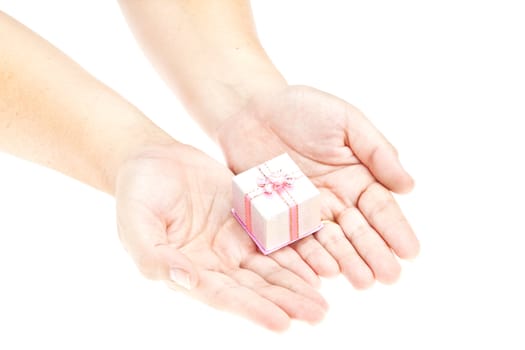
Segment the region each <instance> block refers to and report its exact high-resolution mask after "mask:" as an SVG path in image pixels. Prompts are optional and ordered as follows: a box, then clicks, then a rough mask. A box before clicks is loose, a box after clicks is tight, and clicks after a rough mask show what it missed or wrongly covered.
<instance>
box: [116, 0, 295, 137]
mask: <svg viewBox="0 0 525 350" xmlns="http://www.w3.org/2000/svg"><path fill="white" fill-rule="evenodd" d="M120 4H121V7H122V9H123V11H124V14H125V15H126V17H127V19H128V22H129V24H130V26H131V28H132V30H133V31H134V33H135V35H136V36H137V38H138V39H139V42H140V43H141V44H142V46H143V48H144V49H145V51H146V54H147V55H148V56H149V57H150V59H151V61H152V62H153V63H154V65H155V67H156V68H157V70H158V71H159V72H160V73H161V75H162V77H163V78H164V79H165V80H166V81H167V83H168V84H169V85H170V87H171V88H172V89H173V90H174V91H175V92H176V93H177V95H178V96H179V97H180V99H181V100H182V102H183V103H184V105H185V106H186V108H187V110H188V111H189V113H190V114H191V115H192V116H193V117H194V118H195V119H196V120H197V121H198V122H199V124H200V125H201V127H202V128H203V129H204V130H205V131H206V132H207V133H208V135H210V136H212V137H215V136H216V135H215V131H216V130H217V128H219V127H220V126H221V124H222V122H223V121H224V120H225V119H227V118H229V117H230V116H231V115H232V114H234V113H236V112H237V111H238V110H240V109H241V108H242V107H243V106H244V105H245V103H246V101H247V100H249V99H250V98H251V97H252V96H254V95H264V94H265V93H266V92H268V91H272V90H274V89H276V88H280V87H281V86H283V85H285V84H286V82H285V80H284V78H283V77H282V76H281V74H280V73H279V72H278V70H277V69H276V68H275V66H274V65H273V64H272V62H271V61H270V59H269V58H268V56H267V55H266V53H265V51H264V49H263V47H262V46H261V44H260V42H259V39H258V38H257V34H256V31H255V25H254V22H253V18H252V14H251V8H250V3H249V1H246V0H223V1H208V0H189V1H187V0H178V1H167V0H150V1H140V0H120Z"/></svg>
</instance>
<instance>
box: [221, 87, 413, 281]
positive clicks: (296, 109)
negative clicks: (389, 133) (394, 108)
mask: <svg viewBox="0 0 525 350" xmlns="http://www.w3.org/2000/svg"><path fill="white" fill-rule="evenodd" d="M217 139H218V141H219V143H220V145H221V147H222V149H223V152H224V154H225V157H226V159H227V162H228V165H229V167H230V169H232V170H233V172H235V173H238V172H240V171H243V170H245V169H247V168H250V167H252V166H255V165H257V164H258V163H261V162H264V161H266V160H268V159H271V158H272V157H274V156H276V155H278V154H280V153H283V152H287V153H288V154H289V155H290V156H291V157H292V158H293V159H294V160H295V161H296V162H297V163H298V164H299V166H300V167H301V168H302V170H303V171H304V172H305V174H306V175H307V176H309V177H310V179H311V180H312V182H313V183H314V184H315V185H316V186H317V187H318V188H319V189H320V191H321V194H322V203H323V205H322V218H323V219H324V220H325V228H324V229H323V230H321V231H319V232H318V233H317V234H315V235H314V236H313V237H311V238H306V239H303V240H301V241H299V242H297V243H296V244H295V245H294V246H293V247H294V248H295V249H296V251H297V252H298V253H299V254H300V255H301V257H302V258H303V259H304V261H306V262H308V264H309V265H310V266H311V267H312V268H313V269H314V271H315V272H316V273H318V274H319V275H322V276H329V275H334V274H336V273H338V272H339V271H341V272H342V273H343V274H344V275H345V276H346V277H347V278H348V280H349V281H350V282H351V283H352V284H353V285H354V286H355V287H357V288H365V287H368V286H370V285H371V284H372V283H373V281H374V279H377V280H379V281H380V282H383V283H392V282H394V281H395V280H396V279H397V278H398V276H399V273H400V265H399V262H398V260H397V259H396V257H395V256H394V254H396V255H397V256H398V257H400V258H412V257H414V256H416V255H417V253H418V251H419V243H418V240H417V239H416V237H415V235H414V233H413V231H412V229H411V228H410V225H409V224H408V222H407V220H406V218H405V217H404V216H403V214H402V212H401V210H400V208H399V206H398V204H397V203H396V201H395V200H394V198H393V196H392V194H391V192H390V191H394V192H399V193H403V192H408V191H410V190H411V189H412V187H413V180H412V178H411V177H410V175H409V174H408V173H407V172H406V171H405V170H404V169H403V167H402V166H401V164H400V162H399V160H398V156H397V152H396V150H395V149H394V148H393V146H392V145H391V144H390V143H389V142H388V141H387V140H386V139H385V138H384V137H383V136H382V135H381V134H380V133H379V132H378V131H377V129H375V128H374V127H373V126H372V124H371V123H370V122H369V121H368V120H367V119H366V118H365V116H364V115H363V114H362V113H361V112H360V111H359V110H357V109H356V108H355V107H353V106H352V105H350V104H348V103H347V102H345V101H343V100H341V99H339V98H337V97H334V96H332V95H329V94H327V93H324V92H322V91H319V90H316V89H313V88H309V87H304V86H288V87H286V88H285V89H283V90H280V91H278V92H276V93H275V94H269V95H268V96H264V97H257V98H256V99H252V100H251V101H250V102H249V103H248V104H247V105H246V106H245V107H244V108H243V109H242V110H241V111H240V112H239V113H237V114H235V115H234V116H232V117H231V118H229V119H228V120H227V121H226V122H225V123H224V124H223V125H222V126H221V127H220V128H219V130H217Z"/></svg>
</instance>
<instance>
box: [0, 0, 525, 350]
mask: <svg viewBox="0 0 525 350" xmlns="http://www.w3.org/2000/svg"><path fill="white" fill-rule="evenodd" d="M520 3H521V1H465V0H459V1H450V0H443V1H439V2H438V1H435V2H430V1H360V2H358V1H315V2H314V1H299V0H296V1H263V0H256V1H254V4H253V6H254V11H255V16H256V21H257V24H258V28H259V33H260V37H261V39H262V41H263V43H264V45H265V47H266V48H267V50H268V52H269V54H270V56H271V57H272V58H273V60H274V62H275V63H276V64H277V65H278V67H279V68H280V69H281V70H282V71H283V72H284V74H285V75H286V77H287V78H288V79H289V81H290V82H291V83H302V84H309V85H313V86H315V87H317V88H320V89H324V90H326V91H328V92H331V93H333V94H335V95H338V96H340V97H342V98H344V99H346V100H348V101H350V102H351V103H353V104H354V105H356V106H358V107H359V108H361V109H362V110H363V111H364V112H365V113H366V114H367V115H368V116H369V117H370V118H371V119H372V120H373V122H374V123H375V124H376V125H377V127H378V128H380V130H382V131H383V132H384V133H385V134H386V135H387V136H388V137H389V139H390V140H391V141H392V143H393V144H395V145H396V147H397V148H398V149H399V151H400V153H401V156H402V160H403V162H404V164H405V165H406V167H407V168H408V169H409V171H411V172H412V174H413V175H414V177H415V178H416V181H417V187H416V189H415V191H414V192H413V193H412V194H410V195H407V196H404V197H402V198H400V201H401V204H402V207H403V209H404V210H405V212H406V215H407V216H408V217H409V219H410V220H411V222H412V223H413V226H414V228H415V229H416V231H417V233H418V235H419V237H420V239H421V242H422V250H421V255H420V257H419V258H418V259H416V260H414V261H412V262H408V263H404V264H403V265H404V270H403V275H402V277H401V279H400V281H399V282H398V283H397V284H396V285H394V286H388V287H386V286H382V285H376V286H374V287H373V288H372V289H370V290H367V291H364V292H363V291H360V292H358V291H355V290H353V289H352V287H351V286H350V285H349V284H348V283H347V282H346V281H345V280H344V279H343V278H337V279H332V280H325V281H323V286H322V289H321V290H322V293H323V294H324V295H325V296H326V298H327V299H328V301H329V303H330V305H331V309H330V311H329V313H328V315H327V317H326V319H325V320H324V321H323V322H322V323H321V324H319V325H317V326H313V327H312V326H308V325H305V324H301V323H298V322H296V323H294V324H293V325H292V327H291V329H290V330H289V331H287V332H286V333H284V334H273V333H270V332H268V331H266V330H263V329H260V328H258V327H256V326H254V325H252V324H251V323H249V322H247V321H245V320H243V319H239V318H237V317H236V316H233V315H230V314H226V313H223V312H219V311H215V310H213V309H210V308H209V307H207V306H205V305H202V304H199V303H197V302H195V301H192V300H190V299H188V298H185V297H184V296H182V295H179V294H177V293H175V292H172V291H170V290H168V289H167V288H166V287H164V285H162V284H161V283H154V282H149V281H147V280H145V279H144V278H142V277H141V276H140V274H139V273H138V272H137V271H136V269H135V267H134V265H133V263H132V262H131V259H129V258H128V256H127V255H126V253H125V252H124V251H123V249H122V248H121V246H120V243H119V241H118V238H117V233H116V228H115V224H114V208H113V205H114V203H113V199H112V198H110V197H109V196H107V195H105V194H102V193H98V192H96V191H95V190H92V189H90V188H88V187H87V186H85V185H82V184H80V183H77V182H76V181H74V180H71V179H68V178H66V177H64V176H63V175H60V174H57V173H55V172H54V171H50V170H48V169H44V168H41V167H38V166H35V165H33V164H29V163H27V162H25V161H21V160H18V159H15V158H12V157H10V156H8V155H5V154H0V349H22V348H53V349H93V348H111V347H113V348H122V349H125V348H145V349H175V348H197V347H199V348H202V347H203V346H206V348H211V347H217V348H231V349H241V348H244V349H263V348H264V349H267V348H270V349H281V348H282V349H302V348H303V349H310V348H311V349H326V348H330V349H331V348H347V349H378V348H388V349H420V348H425V349H442V348H475V347H479V346H483V345H485V346H487V347H488V348H499V349H524V348H525V339H524V336H523V330H524V328H525V327H524V324H525V316H524V313H525V302H524V300H523V298H524V296H525V287H524V283H523V282H524V278H525V275H524V272H523V270H524V268H525V254H524V253H523V250H524V247H523V243H524V242H525V241H524V239H523V237H524V235H525V229H524V224H523V219H524V217H525V215H524V213H523V209H524V204H523V198H524V196H525V189H524V185H523V180H524V175H525V172H524V170H523V161H524V157H523V155H522V152H523V150H524V149H525V141H524V137H523V134H524V128H523V127H522V126H521V125H522V124H520V123H523V119H524V117H525V106H524V102H525V68H524V65H525V53H524V44H525V40H524V39H525V38H524V37H525V34H524V33H525V20H524V18H525V13H524V11H523V10H522V9H521V4H520ZM0 8H2V9H3V10H4V11H6V12H7V13H9V14H10V15H12V16H14V17H15V18H17V19H18V20H20V21H22V22H23V23H25V24H26V25H27V26H29V27H30V28H32V29H33V30H35V31H36V32H38V33H39V34H40V35H42V36H44V37H45V38H47V39H48V40H49V41H51V42H52V43H53V44H55V45H56V46H58V47H59V48H60V49H62V50H63V51H65V52H66V53H67V54H69V55H70V56H72V57H73V58H74V59H75V60H77V61H78V62H80V63H81V64H82V65H83V66H84V67H85V68H86V69H87V70H89V71H90V72H92V73H93V74H94V75H95V76H96V77H98V78H99V79H101V80H102V81H104V82H106V83H107V84H109V85H110V86H111V87H113V88H114V89H116V90H117V91H118V92H120V93H121V94H122V95H123V96H125V97H126V98H127V99H129V100H130V101H132V102H133V103H134V104H136V105H137V106H138V107H139V108H141V109H142V110H143V111H144V112H146V113H147V114H148V115H149V116H150V117H151V118H152V119H154V120H155V121H156V122H157V123H158V124H159V125H161V126H162V127H164V128H165V129H167V130H168V131H169V132H170V133H172V134H173V135H174V136H175V137H178V138H179V139H180V140H182V141H185V142H189V143H192V144H195V145H199V146H200V147H201V148H203V149H204V150H205V151H206V152H208V153H210V154H212V155H214V156H215V157H220V152H218V150H217V149H216V148H215V147H214V146H213V145H212V144H211V143H210V142H209V141H208V140H207V139H205V138H204V136H203V135H202V134H201V133H200V132H199V131H198V130H197V129H196V127H195V125H194V124H193V123H191V122H190V121H189V119H188V117H187V116H186V115H185V112H184V110H183V109H182V108H181V107H180V105H179V104H178V102H177V101H176V100H175V98H174V96H173V95H172V94H171V92H170V91H169V90H168V89H167V88H166V87H165V86H164V84H163V83H162V82H161V81H160V79H159V78H158V77H157V75H156V74H155V73H154V71H153V70H152V68H151V67H150V66H149V64H148V62H147V61H146V59H145V58H144V57H143V56H142V53H141V52H140V50H139V49H138V47H137V45H136V43H135V42H134V39H133V37H132V35H131V33H130V32H129V31H128V29H127V26H126V24H125V22H124V20H123V18H122V16H121V14H120V12H119V8H118V6H117V4H116V2H113V1H89V2H88V1H82V2H81V1H36V0H35V1H14V0H11V1H8V0H0ZM348 181H351V179H348ZM520 333H521V334H520Z"/></svg>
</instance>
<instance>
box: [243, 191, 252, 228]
mask: <svg viewBox="0 0 525 350" xmlns="http://www.w3.org/2000/svg"><path fill="white" fill-rule="evenodd" d="M244 222H245V223H246V228H247V229H248V231H250V232H251V231H252V203H251V198H250V195H249V194H246V195H245V196H244Z"/></svg>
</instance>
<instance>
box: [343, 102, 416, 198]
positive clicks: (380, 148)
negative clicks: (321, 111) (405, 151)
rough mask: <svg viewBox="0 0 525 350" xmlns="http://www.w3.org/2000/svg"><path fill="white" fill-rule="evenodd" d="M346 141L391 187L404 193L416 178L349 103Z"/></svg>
mask: <svg viewBox="0 0 525 350" xmlns="http://www.w3.org/2000/svg"><path fill="white" fill-rule="evenodd" d="M346 110H347V113H346V115H347V120H348V124H347V126H346V135H347V145H348V146H349V147H350V148H351V149H352V151H353V152H354V153H355V155H356V156H357V157H358V158H359V160H360V161H361V162H362V163H363V164H364V165H365V166H366V167H367V168H368V169H369V170H370V172H371V173H372V174H373V175H374V176H375V177H376V178H377V179H378V180H379V181H380V182H381V183H382V184H383V185H385V186H386V187H387V188H388V189H390V190H392V191H394V192H398V193H405V192H409V191H410V190H411V189H412V188H413V187H414V180H413V179H412V177H411V176H410V175H409V174H408V172H407V171H406V170H405V169H404V168H403V166H402V165H401V162H400V161H399V157H398V154H397V151H396V150H395V148H394V147H393V146H392V144H390V143H389V142H388V141H387V139H386V138H385V137H384V136H383V135H382V134H381V133H380V132H379V131H378V130H377V129H376V128H375V127H374V126H373V125H372V123H370V121H369V120H368V119H367V118H366V117H365V116H364V115H363V114H362V113H361V112H359V111H358V110H357V109H356V108H354V107H352V106H350V105H349V106H348V107H347V109H346Z"/></svg>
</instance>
